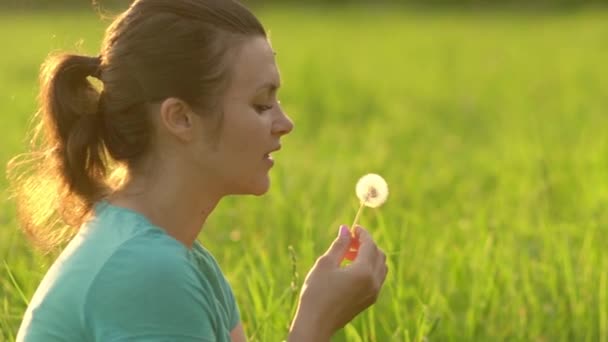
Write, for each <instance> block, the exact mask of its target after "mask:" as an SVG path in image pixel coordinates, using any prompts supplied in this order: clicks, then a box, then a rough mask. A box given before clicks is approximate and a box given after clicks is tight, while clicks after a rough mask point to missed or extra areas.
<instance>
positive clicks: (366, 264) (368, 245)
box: [288, 226, 388, 342]
mask: <svg viewBox="0 0 608 342" xmlns="http://www.w3.org/2000/svg"><path fill="white" fill-rule="evenodd" d="M355 236H356V237H355V238H354V239H353V238H352V237H351V234H350V232H349V231H348V228H347V227H346V226H342V227H340V234H339V236H338V238H337V239H336V240H335V241H334V242H333V244H332V245H331V246H330V248H329V250H328V251H327V252H326V253H325V254H324V255H323V256H321V257H320V258H319V259H318V260H317V262H316V263H315V265H314V266H313V268H312V269H311V271H310V272H309V273H308V275H307V276H306V280H305V281H304V286H303V287H302V293H301V294H300V302H299V304H298V310H297V312H296V316H295V317H294V320H293V323H292V325H291V329H290V333H289V337H288V341H289V342H299V341H319V342H326V341H327V342H328V341H329V340H330V338H331V336H332V335H333V334H334V333H335V332H336V331H337V330H339V329H341V328H342V327H344V325H346V324H347V323H348V322H350V321H351V320H352V319H353V318H355V317H356V316H357V315H358V314H359V313H361V312H362V311H364V310H365V309H367V308H368V307H369V306H371V305H372V304H374V303H375V302H376V299H377V298H378V294H379V292H380V289H381V288H382V285H383V284H384V280H385V279H386V274H387V272H388V268H387V266H386V256H385V254H384V253H383V252H382V251H381V250H380V249H379V248H378V247H377V246H376V244H375V242H374V240H373V239H372V237H371V236H370V235H369V233H368V232H367V231H366V230H365V229H363V228H361V227H356V229H355ZM356 239H358V242H359V250H358V252H357V256H356V258H355V259H354V261H353V262H352V264H350V265H348V266H346V267H341V266H340V264H341V263H342V260H343V259H344V256H345V255H346V253H347V251H348V250H349V247H351V244H353V242H354V241H356ZM353 246H356V244H353Z"/></svg>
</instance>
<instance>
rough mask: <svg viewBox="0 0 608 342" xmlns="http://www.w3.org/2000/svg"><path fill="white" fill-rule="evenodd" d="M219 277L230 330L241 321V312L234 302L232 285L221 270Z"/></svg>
mask: <svg viewBox="0 0 608 342" xmlns="http://www.w3.org/2000/svg"><path fill="white" fill-rule="evenodd" d="M218 270H219V269H218ZM220 279H221V282H222V288H223V291H224V298H226V305H227V307H228V314H229V316H230V317H229V318H228V319H229V322H230V329H231V330H232V329H234V328H236V326H237V325H238V324H239V323H240V322H241V313H240V312H239V306H238V304H237V302H236V298H235V296H234V292H233V291H232V287H230V284H229V283H228V280H226V277H224V275H223V274H222V273H221V271H220Z"/></svg>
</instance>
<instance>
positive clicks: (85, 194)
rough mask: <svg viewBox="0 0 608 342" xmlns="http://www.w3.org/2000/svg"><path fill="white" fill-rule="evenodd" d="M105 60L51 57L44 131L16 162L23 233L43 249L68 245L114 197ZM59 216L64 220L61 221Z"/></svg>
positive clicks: (12, 176) (44, 84)
mask: <svg viewBox="0 0 608 342" xmlns="http://www.w3.org/2000/svg"><path fill="white" fill-rule="evenodd" d="M100 67H101V65H100V59H99V58H97V57H86V56H77V55H69V54H63V55H58V56H52V57H49V58H48V59H47V60H46V61H45V63H44V64H43V66H42V69H41V72H40V96H39V101H40V110H39V112H38V115H39V116H40V121H39V125H38V127H37V128H36V130H35V132H34V133H35V135H34V138H33V139H32V151H30V153H28V154H25V155H21V156H18V157H16V158H14V159H13V160H11V162H9V165H8V168H7V170H8V176H9V181H10V183H11V187H12V189H13V193H14V195H15V197H16V198H17V210H18V216H19V219H20V221H21V222H20V223H21V227H22V229H23V230H24V231H25V233H26V234H27V235H28V237H30V238H31V239H32V241H33V242H34V243H35V244H36V245H38V246H39V247H42V248H43V249H50V248H52V247H55V246H56V245H58V244H60V243H62V242H65V240H67V239H68V238H69V237H70V236H71V234H70V233H69V232H68V231H66V229H60V228H59V227H57V226H58V225H60V226H63V228H71V229H68V230H69V231H71V232H72V233H73V232H74V231H75V229H76V228H77V227H78V226H80V224H82V222H83V221H84V220H85V219H86V217H87V216H88V214H89V213H90V212H91V209H92V207H93V205H94V203H95V202H96V201H98V200H99V199H101V198H102V197H103V196H104V195H105V194H106V193H107V191H108V186H107V184H106V171H107V165H106V157H105V155H106V153H105V148H104V143H103V131H104V128H103V127H104V120H103V112H102V111H101V110H100V107H101V106H100V105H99V103H100V98H101V97H102V95H101V94H100V92H99V91H97V90H96V89H95V87H94V86H93V85H92V83H91V82H90V81H89V79H88V77H89V76H92V77H96V78H99V73H100ZM57 214H58V215H59V217H57Z"/></svg>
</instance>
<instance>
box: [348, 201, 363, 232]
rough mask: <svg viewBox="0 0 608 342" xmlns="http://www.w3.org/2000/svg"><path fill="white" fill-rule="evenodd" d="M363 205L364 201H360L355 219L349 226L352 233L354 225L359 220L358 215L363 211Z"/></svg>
mask: <svg viewBox="0 0 608 342" xmlns="http://www.w3.org/2000/svg"><path fill="white" fill-rule="evenodd" d="M364 206H365V202H364V201H361V205H360V206H359V210H357V215H355V220H354V221H353V225H352V226H350V230H351V232H352V234H353V235H354V234H355V225H356V224H357V221H359V216H361V212H362V211H363V207H364Z"/></svg>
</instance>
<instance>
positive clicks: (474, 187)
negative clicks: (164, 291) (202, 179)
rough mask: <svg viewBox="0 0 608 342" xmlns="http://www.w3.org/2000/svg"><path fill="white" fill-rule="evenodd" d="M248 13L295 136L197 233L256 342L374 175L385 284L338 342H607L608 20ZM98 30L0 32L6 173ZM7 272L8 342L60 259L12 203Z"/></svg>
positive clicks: (17, 27) (48, 20)
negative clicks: (42, 96)
mask: <svg viewBox="0 0 608 342" xmlns="http://www.w3.org/2000/svg"><path fill="white" fill-rule="evenodd" d="M259 15H260V16H261V18H262V19H263V21H264V23H265V24H266V26H267V28H269V29H270V31H271V37H272V41H273V45H274V47H275V49H276V50H277V52H278V57H277V58H278V61H279V65H280V67H281V70H282V77H283V81H284V87H283V89H282V92H281V100H282V103H283V104H284V107H285V108H286V110H287V111H288V112H289V113H290V114H291V116H292V118H293V119H294V121H295V124H296V129H295V130H294V132H293V134H292V135H290V136H288V137H287V138H285V139H284V144H283V145H284V146H283V147H284V148H283V150H282V151H281V152H280V153H279V154H277V156H276V159H277V163H276V165H275V168H274V169H273V171H272V181H273V187H272V189H271V191H270V192H269V194H267V195H266V196H264V197H261V198H257V197H241V198H228V199H226V200H225V201H224V202H222V203H221V204H220V206H219V207H218V208H217V211H216V212H215V213H214V214H213V215H212V216H211V218H210V220H209V221H208V222H207V224H206V226H205V228H204V230H203V233H202V235H201V240H202V241H203V243H204V244H205V245H206V246H207V247H208V248H209V249H210V250H211V251H212V252H213V253H214V254H215V255H216V257H217V259H218V260H219V262H220V264H221V266H222V267H223V269H224V271H225V273H226V275H227V277H228V278H229V279H230V281H231V283H232V286H233V288H234V290H235V292H236V294H237V299H238V301H239V304H240V308H241V313H242V319H243V322H244V324H245V326H246V330H247V333H248V335H249V337H250V340H252V341H279V340H281V339H282V338H284V337H285V336H286V331H287V327H288V324H289V322H290V318H291V314H292V312H293V309H294V304H295V299H296V296H297V291H294V287H293V285H292V284H294V285H296V286H299V284H301V282H302V280H303V277H304V275H305V274H306V272H307V270H308V269H309V267H310V266H311V265H312V263H313V262H314V259H315V257H316V256H318V255H319V254H320V253H322V252H323V251H324V250H325V249H326V247H327V246H328V244H329V243H330V241H331V240H332V239H333V238H334V236H335V235H336V233H337V227H338V225H339V224H340V223H350V222H351V221H352V219H353V216H354V214H355V211H356V209H357V204H358V203H357V200H356V198H355V194H354V185H355V182H356V180H357V179H358V178H359V177H360V176H361V175H363V174H364V173H368V172H377V173H380V174H382V175H383V176H385V178H386V179H387V181H388V183H389V186H390V187H391V195H390V197H389V200H388V202H387V203H386V204H385V206H383V207H382V208H380V209H377V210H366V211H365V212H364V214H363V217H362V221H361V222H362V224H363V225H364V226H366V227H368V228H369V229H370V230H371V231H372V232H373V235H374V237H375V238H376V240H377V241H378V243H379V244H380V245H381V246H382V247H383V248H384V249H385V251H386V252H387V253H388V254H389V260H388V263H389V268H390V272H389V276H388V279H387V282H386V286H385V288H384V290H383V292H382V294H381V297H380V299H379V302H378V303H377V304H376V306H375V307H374V308H372V309H370V310H368V311H367V312H366V313H365V314H363V315H361V316H360V317H359V318H357V319H356V320H355V321H354V322H353V323H352V324H349V325H348V326H347V327H346V328H345V329H344V330H343V331H341V332H340V333H339V334H338V335H337V336H336V339H335V340H336V341H538V342H540V341H552V342H553V341H581V342H582V341H589V342H591V341H599V342H608V240H607V239H605V237H604V234H606V233H608V133H607V128H608V63H606V61H608V40H607V39H606V37H608V12H597V11H596V12H592V11H587V12H579V13H576V14H552V15H534V14H526V15H523V14H521V13H520V14H514V13H512V14H507V13H476V14H461V13H459V14H455V13H445V12H444V13H434V14H428V13H420V12H403V13H402V12H401V11H398V10H391V11H381V10H352V11H337V10H332V11H323V12H314V11H302V10H277V11H274V12H268V11H267V12H264V11H262V12H259ZM106 24H107V22H102V21H99V20H98V19H97V18H96V17H95V15H94V14H73V13H72V14H53V15H42V14H38V15H30V16H14V15H7V14H4V15H0V42H1V44H2V46H3V48H2V51H3V52H2V54H0V94H1V95H0V96H1V101H0V115H1V116H2V119H1V120H2V121H1V122H2V134H1V135H0V162H2V164H3V165H5V164H6V161H7V160H8V159H9V157H10V156H12V155H14V154H15V153H17V152H19V151H22V150H23V146H24V144H23V141H24V134H25V129H26V127H27V123H28V120H29V117H30V115H31V113H33V112H34V111H35V95H36V88H37V83H36V76H37V70H38V66H39V65H40V63H41V61H42V60H43V58H44V56H45V55H46V54H47V53H48V52H49V51H51V50H56V49H71V50H73V49H78V50H80V51H82V52H86V53H89V54H97V51H98V45H99V41H100V39H101V35H102V33H103V30H104V27H105V25H106ZM80 40H82V42H81V43H78V42H79V41H80ZM5 189H6V181H5V180H4V178H2V179H1V180H0V191H2V199H3V200H4V199H5V198H6V193H5V192H4V190H5ZM0 260H1V264H0V330H1V333H0V340H7V341H11V340H13V339H14V335H15V333H16V330H17V328H18V326H19V323H20V319H21V315H22V314H23V311H24V310H25V307H26V305H27V299H28V298H30V296H31V295H32V294H33V292H34V290H35V289H36V286H37V284H38V282H39V280H40V279H41V277H42V276H43V275H44V272H45V270H46V269H47V267H48V266H49V265H50V263H51V262H52V260H53V256H46V257H45V256H42V255H40V254H38V253H35V252H33V251H32V250H31V249H30V248H29V247H28V245H27V244H26V242H25V241H24V240H23V238H22V236H21V234H20V232H19V231H18V229H17V226H16V223H15V218H14V205H13V204H12V203H10V202H4V201H3V202H2V204H1V205H0Z"/></svg>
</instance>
